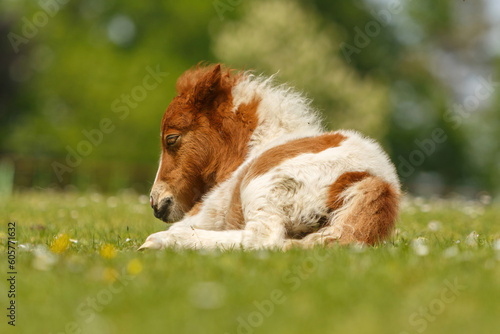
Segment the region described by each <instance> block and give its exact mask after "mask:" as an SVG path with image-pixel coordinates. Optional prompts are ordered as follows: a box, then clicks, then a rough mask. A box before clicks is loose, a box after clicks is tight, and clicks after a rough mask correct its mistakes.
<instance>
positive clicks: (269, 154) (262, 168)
mask: <svg viewBox="0 0 500 334" xmlns="http://www.w3.org/2000/svg"><path fill="white" fill-rule="evenodd" d="M344 139H346V137H345V136H343V135H341V134H340V133H327V134H323V135H320V136H317V137H307V138H299V139H295V140H292V141H289V142H287V143H285V144H282V145H279V146H275V147H273V148H270V149H269V150H267V151H265V152H264V153H262V154H261V155H260V156H259V157H258V158H257V159H256V160H255V161H254V162H253V163H252V164H251V166H250V169H249V171H248V173H247V176H246V177H245V180H244V182H245V185H246V184H248V183H249V182H250V180H252V179H254V178H256V177H257V176H259V175H263V174H265V173H267V172H268V171H269V170H271V169H272V168H273V167H276V166H278V165H280V164H281V163H282V162H283V161H285V160H288V159H292V158H295V157H296V156H298V155H300V154H304V153H319V152H321V151H324V150H326V149H329V148H332V147H337V146H340V144H341V143H342V141H343V140H344Z"/></svg>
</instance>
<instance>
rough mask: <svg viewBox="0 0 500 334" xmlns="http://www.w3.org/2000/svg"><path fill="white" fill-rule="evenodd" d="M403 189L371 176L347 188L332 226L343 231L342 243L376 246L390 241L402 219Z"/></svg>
mask: <svg viewBox="0 0 500 334" xmlns="http://www.w3.org/2000/svg"><path fill="white" fill-rule="evenodd" d="M400 196H401V194H400V191H399V189H397V188H395V187H393V186H392V185H390V184H389V183H387V182H386V181H384V180H382V179H381V178H379V177H376V176H369V177H366V178H364V179H362V180H361V181H359V182H356V183H354V184H352V185H351V186H350V187H349V188H347V189H345V190H344V191H343V192H342V193H341V194H340V198H339V200H341V201H342V204H341V206H340V208H339V209H338V210H337V211H335V213H334V215H333V221H332V222H331V223H332V225H333V226H332V227H334V228H335V229H336V230H338V231H339V232H340V235H339V237H338V242H339V243H340V244H345V243H350V242H362V243H365V244H368V245H374V244H375V243H377V242H378V241H381V240H384V239H386V238H387V237H388V236H389V235H390V234H391V232H392V230H393V228H394V224H395V221H396V219H397V216H398V206H399V198H400Z"/></svg>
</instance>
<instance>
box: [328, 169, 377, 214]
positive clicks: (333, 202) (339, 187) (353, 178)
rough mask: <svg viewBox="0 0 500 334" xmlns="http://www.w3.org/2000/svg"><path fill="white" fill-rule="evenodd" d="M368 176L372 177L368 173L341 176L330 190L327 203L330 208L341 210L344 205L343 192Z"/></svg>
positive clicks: (350, 173) (348, 173) (351, 173)
mask: <svg viewBox="0 0 500 334" xmlns="http://www.w3.org/2000/svg"><path fill="white" fill-rule="evenodd" d="M368 176H370V174H369V173H367V172H347V173H344V174H342V175H340V176H339V177H338V178H337V180H335V182H334V183H332V185H331V186H330V188H329V189H328V197H327V202H326V205H327V206H328V208H330V209H331V210H333V211H335V210H337V209H339V208H340V207H341V206H342V204H343V201H342V197H341V195H342V192H343V191H344V190H346V189H347V188H349V187H350V186H351V185H352V184H354V183H356V182H359V181H361V180H363V179H364V178H366V177H368Z"/></svg>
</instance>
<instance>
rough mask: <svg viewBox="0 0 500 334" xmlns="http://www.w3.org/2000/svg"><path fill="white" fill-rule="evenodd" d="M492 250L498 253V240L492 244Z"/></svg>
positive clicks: (499, 245)
mask: <svg viewBox="0 0 500 334" xmlns="http://www.w3.org/2000/svg"><path fill="white" fill-rule="evenodd" d="M493 249H494V250H496V251H499V252H500V239H497V240H495V242H494V243H493Z"/></svg>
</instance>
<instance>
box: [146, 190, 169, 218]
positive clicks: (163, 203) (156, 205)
mask: <svg viewBox="0 0 500 334" xmlns="http://www.w3.org/2000/svg"><path fill="white" fill-rule="evenodd" d="M150 203H151V207H152V208H153V211H154V215H155V217H156V218H158V219H161V220H163V221H164V222H167V221H168V220H169V216H170V211H171V209H172V203H173V198H172V197H163V198H162V199H161V200H160V201H159V202H157V201H156V200H155V198H154V197H153V196H151V197H150Z"/></svg>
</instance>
